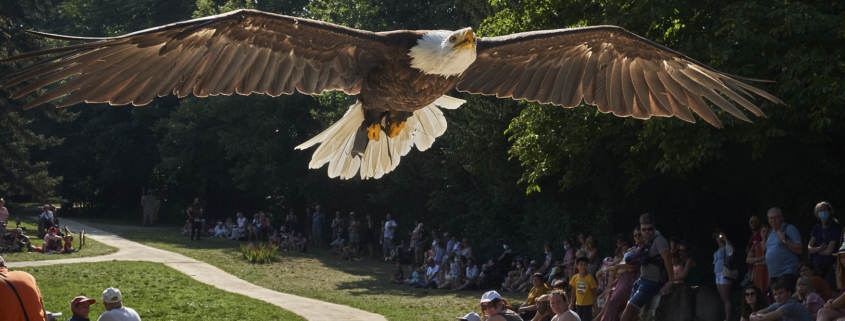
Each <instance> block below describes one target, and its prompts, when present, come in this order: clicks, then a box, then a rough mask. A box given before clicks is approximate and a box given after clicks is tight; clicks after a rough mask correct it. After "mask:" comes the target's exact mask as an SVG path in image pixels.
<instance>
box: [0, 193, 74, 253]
mask: <svg viewBox="0 0 845 321" xmlns="http://www.w3.org/2000/svg"><path fill="white" fill-rule="evenodd" d="M5 205H6V201H5V200H4V199H2V198H0V230H2V232H0V252H40V253H46V254H70V253H74V252H76V251H77V249H75V248H74V247H73V240H74V236H73V235H72V234H71V233H70V232H69V230H67V228H65V230H64V232H62V231H60V230H59V229H58V226H59V219H58V216H57V215H56V214H55V213H56V207H55V206H53V205H52V202H50V201H49V200H48V203H47V205H44V206H42V207H41V210H42V212H41V214H40V215H39V216H38V231H37V233H38V234H39V235H38V236H37V237H39V238H43V240H44V242H43V243H42V245H41V246H40V247H39V246H34V245H33V244H32V242H31V237H30V236H28V235H26V234H24V229H23V228H21V227H15V228H7V227H8V223H9V222H8V219H9V210H8V209H7V208H6V207H5ZM18 225H20V222H18Z"/></svg>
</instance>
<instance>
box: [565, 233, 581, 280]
mask: <svg viewBox="0 0 845 321" xmlns="http://www.w3.org/2000/svg"><path fill="white" fill-rule="evenodd" d="M563 251H564V254H563V264H562V265H563V269H564V276H565V277H566V279H567V280H569V279H570V278H572V275H573V271H574V270H575V260H576V259H577V258H576V257H575V251H576V249H575V240H574V239H573V238H572V237H568V238H566V240H564V241H563Z"/></svg>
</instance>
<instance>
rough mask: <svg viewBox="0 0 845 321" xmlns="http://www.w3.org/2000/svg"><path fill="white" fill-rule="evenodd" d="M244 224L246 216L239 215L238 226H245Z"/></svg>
mask: <svg viewBox="0 0 845 321" xmlns="http://www.w3.org/2000/svg"><path fill="white" fill-rule="evenodd" d="M245 226H246V217H241V218H239V219H238V227H245Z"/></svg>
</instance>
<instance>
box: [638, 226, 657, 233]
mask: <svg viewBox="0 0 845 321" xmlns="http://www.w3.org/2000/svg"><path fill="white" fill-rule="evenodd" d="M640 231H643V232H651V231H654V228H653V227H644V228H641V229H640Z"/></svg>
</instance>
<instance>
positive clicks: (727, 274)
mask: <svg viewBox="0 0 845 321" xmlns="http://www.w3.org/2000/svg"><path fill="white" fill-rule="evenodd" d="M722 255H723V263H724V264H723V265H722V277H724V278H725V279H727V280H731V281H736V278H737V276H738V275H739V271H737V270H736V267H734V268H733V269H732V268H731V267H729V266H728V265H729V264H730V263H732V262H730V261H728V258H729V257H730V258H733V255H731V256H727V255H728V248H727V246H725V249H724V252H722Z"/></svg>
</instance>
